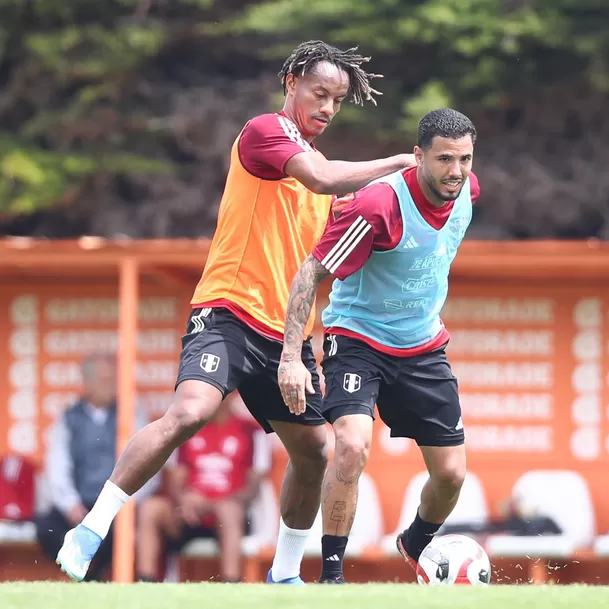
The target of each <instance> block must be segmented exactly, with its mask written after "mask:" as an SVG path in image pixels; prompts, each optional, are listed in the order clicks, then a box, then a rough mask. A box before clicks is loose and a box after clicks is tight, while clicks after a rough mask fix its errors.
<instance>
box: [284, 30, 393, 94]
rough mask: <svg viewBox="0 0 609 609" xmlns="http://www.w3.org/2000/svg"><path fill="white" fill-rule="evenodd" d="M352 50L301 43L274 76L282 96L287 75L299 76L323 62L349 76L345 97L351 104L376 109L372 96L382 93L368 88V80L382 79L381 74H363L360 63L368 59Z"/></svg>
mask: <svg viewBox="0 0 609 609" xmlns="http://www.w3.org/2000/svg"><path fill="white" fill-rule="evenodd" d="M356 51H357V47H353V48H351V49H347V50H346V51H341V50H340V49H337V48H336V47H333V46H332V45H329V44H326V43H325V42H322V41H321V40H309V41H308V42H303V43H302V44H300V45H299V46H298V47H297V48H296V49H294V51H292V54H291V55H290V56H289V57H288V58H287V59H286V60H285V63H284V64H283V67H282V68H281V71H280V72H279V74H278V76H279V78H280V79H281V84H282V86H283V92H284V93H286V91H287V89H286V82H285V81H286V77H287V75H288V74H290V73H291V74H294V76H303V75H304V74H305V73H307V72H309V71H310V70H311V69H312V68H314V67H315V66H316V65H317V64H318V63H319V62H321V61H327V62H328V63H331V64H333V65H335V66H336V67H338V68H340V69H341V70H344V71H345V72H346V73H347V74H348V75H349V95H350V96H351V101H352V102H353V103H355V104H357V105H358V106H361V105H363V103H364V100H368V101H370V102H372V103H373V104H374V105H375V106H376V100H375V99H374V97H372V95H382V93H381V92H380V91H375V90H374V89H373V88H372V87H371V86H370V79H372V78H382V75H381V74H369V73H368V72H365V71H364V70H363V69H362V64H363V63H366V62H368V61H370V57H364V56H363V55H358V54H357V53H356Z"/></svg>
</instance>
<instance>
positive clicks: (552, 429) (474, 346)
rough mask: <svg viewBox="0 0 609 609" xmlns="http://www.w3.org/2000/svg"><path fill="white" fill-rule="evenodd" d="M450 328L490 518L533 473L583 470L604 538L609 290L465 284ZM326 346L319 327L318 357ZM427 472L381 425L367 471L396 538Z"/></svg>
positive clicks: (608, 514)
mask: <svg viewBox="0 0 609 609" xmlns="http://www.w3.org/2000/svg"><path fill="white" fill-rule="evenodd" d="M324 300H325V299H322V301H321V302H320V305H321V306H323V304H324ZM443 320H444V322H445V324H446V326H447V328H448V329H449V331H450V332H451V335H452V340H451V342H450V346H449V349H448V351H449V357H450V360H451V363H452V365H453V371H454V373H455V375H456V376H457V378H458V379H459V387H460V394H461V400H462V407H463V412H464V417H463V418H464V424H465V431H466V441H467V446H468V463H469V469H470V470H471V471H473V472H475V473H476V474H478V475H479V476H480V477H481V479H482V481H483V483H484V487H485V490H486V492H487V497H488V500H489V505H490V507H491V510H492V511H493V512H494V513H496V512H497V508H498V504H499V503H500V502H501V501H502V500H504V499H506V498H507V497H508V496H509V494H510V491H511V488H512V486H513V484H514V482H515V481H516V479H517V478H518V477H519V476H520V475H521V474H522V473H524V472H525V471H527V470H529V469H541V468H549V469H557V468H565V469H574V470H576V471H578V472H580V473H581V474H582V475H583V476H584V477H585V479H586V480H587V482H588V484H589V486H590V489H591V492H592V496H593V499H594V503H595V511H596V518H597V524H598V531H599V532H600V533H604V532H609V490H608V489H607V467H608V464H609V288H605V287H603V286H599V285H595V284H593V283H591V282H589V283H585V284H576V285H574V286H566V285H564V283H563V282H560V283H559V282H547V283H544V284H542V285H533V284H531V283H526V282H520V283H518V282H514V281H508V282H500V283H497V282H495V283H490V282H488V281H483V282H471V281H469V280H459V279H457V280H455V281H453V283H452V287H451V291H450V297H449V300H448V302H447V305H446V307H445V309H444V313H443ZM320 344H321V334H320V330H319V328H318V334H317V336H316V346H317V349H318V352H319V347H320ZM277 455H278V458H277V461H278V463H277V466H276V471H275V480H276V482H277V484H279V482H280V480H281V476H282V474H283V466H284V464H285V456H284V455H283V451H282V450H281V449H280V448H278V449H277ZM422 469H424V464H423V461H422V459H421V457H420V455H419V451H418V449H417V447H416V444H415V443H414V442H412V441H411V440H406V439H397V438H389V430H388V428H387V427H386V426H385V425H384V424H383V423H382V422H381V421H380V420H379V419H377V423H376V430H375V437H374V443H373V446H372V449H371V457H370V462H369V465H368V468H367V471H368V473H370V474H371V475H372V476H373V478H374V480H375V482H376V483H377V485H378V487H379V491H380V494H381V497H382V502H383V509H384V521H385V530H386V531H387V532H391V531H393V529H394V528H395V527H396V526H397V521H398V518H399V513H400V509H401V506H402V500H403V494H404V489H405V487H406V484H407V483H408V481H409V479H410V477H411V476H412V475H413V474H415V473H417V472H418V471H421V470H422Z"/></svg>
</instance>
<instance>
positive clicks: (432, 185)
mask: <svg viewBox="0 0 609 609" xmlns="http://www.w3.org/2000/svg"><path fill="white" fill-rule="evenodd" d="M424 178H425V183H426V184H427V186H428V188H429V190H431V192H432V193H433V195H434V196H436V197H437V198H438V199H439V200H440V201H444V202H446V203H448V201H454V200H455V199H456V198H457V197H458V196H459V195H460V194H461V191H462V190H463V185H464V182H463V181H462V182H461V188H459V190H457V191H455V192H450V193H443V192H441V191H440V189H439V188H438V186H437V182H436V180H435V178H434V177H433V176H431V175H427V174H424ZM460 179H461V178H460Z"/></svg>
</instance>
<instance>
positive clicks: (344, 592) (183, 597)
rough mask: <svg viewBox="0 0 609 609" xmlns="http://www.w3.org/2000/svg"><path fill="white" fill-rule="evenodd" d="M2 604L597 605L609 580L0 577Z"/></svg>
mask: <svg viewBox="0 0 609 609" xmlns="http://www.w3.org/2000/svg"><path fill="white" fill-rule="evenodd" d="M0 607H1V608H2V609H232V608H235V609H237V608H238V609H242V608H243V609H270V608H279V609H360V608H365V607H366V608H367V607H370V608H371V609H372V608H374V609H407V608H408V609H445V608H446V609H476V608H480V609H517V608H520V607H523V608H524V607H526V608H527V609H563V608H564V609H579V608H580V607H581V608H582V609H583V608H585V609H596V608H599V609H601V608H603V609H604V608H607V607H609V587H591V586H489V587H488V588H484V589H481V588H469V587H436V588H430V587H422V586H417V585H410V584H350V585H346V586H315V585H312V586H306V587H302V588H294V587H291V586H290V587H288V586H267V585H264V584H240V585H227V584H208V583H204V584H160V585H159V584H156V585H155V584H133V585H127V586H121V585H116V584H71V583H69V584H64V583H59V584H51V583H5V584H0Z"/></svg>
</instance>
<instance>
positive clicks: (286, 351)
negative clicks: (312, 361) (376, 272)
mask: <svg viewBox="0 0 609 609" xmlns="http://www.w3.org/2000/svg"><path fill="white" fill-rule="evenodd" d="M328 275H330V273H329V272H328V271H327V270H326V268H325V267H323V266H322V264H321V263H320V262H319V261H318V260H317V258H315V257H314V256H312V255H311V256H309V257H308V258H307V259H306V260H305V261H304V263H303V265H302V266H301V267H300V269H299V271H298V273H296V276H295V277H294V280H293V281H292V287H291V289H290V298H289V300H288V308H287V312H286V324H285V335H284V339H283V351H282V353H281V361H280V363H279V371H278V375H277V377H278V380H279V388H280V389H281V395H282V396H283V400H284V402H285V403H286V405H287V406H288V408H289V409H290V412H292V413H294V414H302V413H303V412H304V411H305V408H306V393H305V392H306V391H308V392H309V393H313V391H314V390H313V385H312V381H311V373H310V372H309V371H308V370H307V368H306V366H305V365H304V364H303V363H302V343H303V341H304V332H305V326H306V324H307V321H308V319H309V316H310V315H311V310H312V309H313V303H314V302H315V296H316V295H317V290H318V289H319V284H320V283H321V281H322V280H323V279H324V278H326V277H328Z"/></svg>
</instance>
